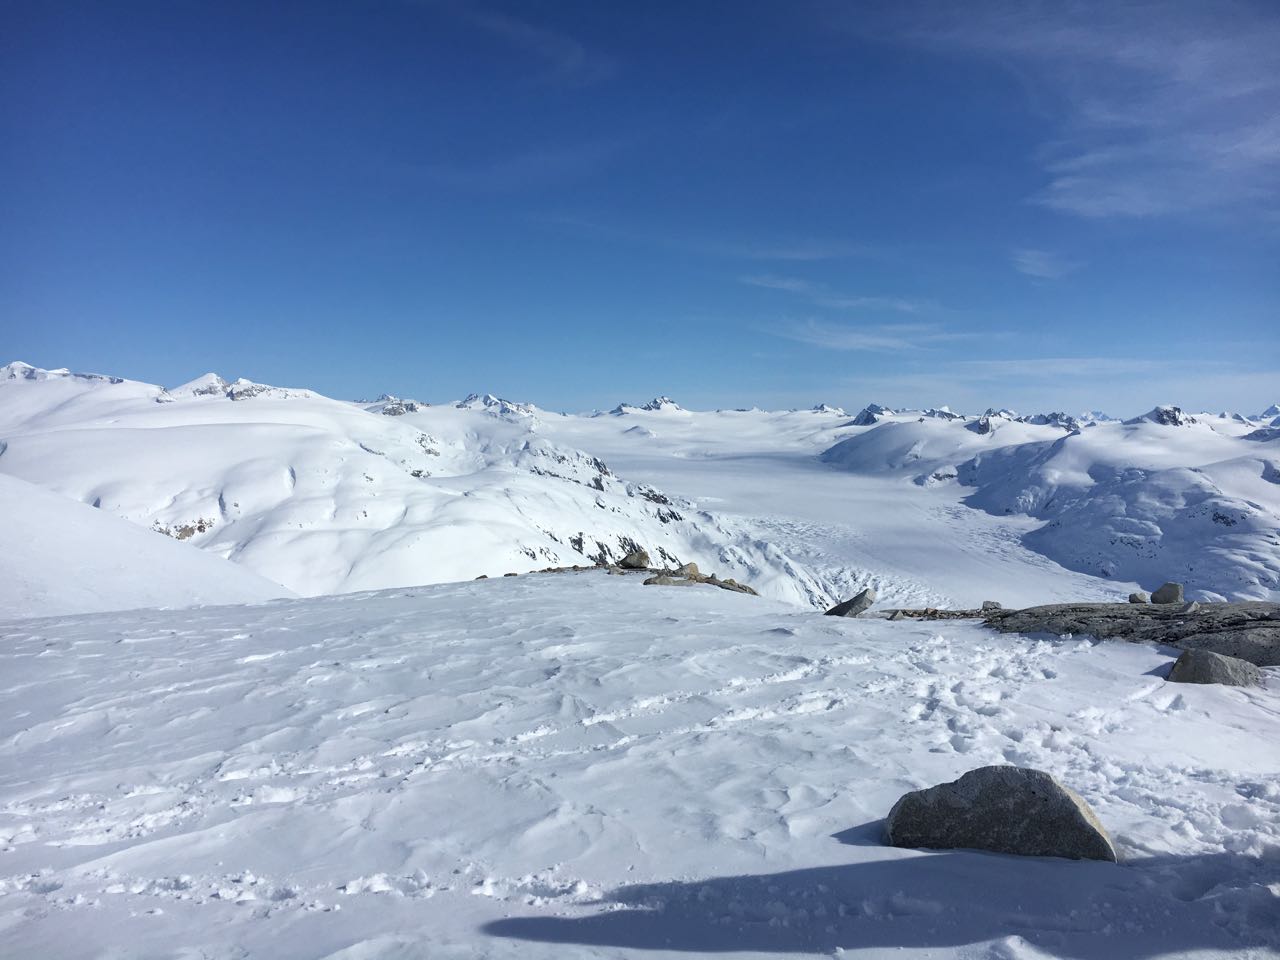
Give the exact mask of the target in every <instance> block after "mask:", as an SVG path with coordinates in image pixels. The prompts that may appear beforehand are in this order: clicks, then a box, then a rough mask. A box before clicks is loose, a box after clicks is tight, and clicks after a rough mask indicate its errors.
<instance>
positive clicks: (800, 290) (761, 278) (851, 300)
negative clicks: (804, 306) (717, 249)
mask: <svg viewBox="0 0 1280 960" xmlns="http://www.w3.org/2000/svg"><path fill="white" fill-rule="evenodd" d="M738 279H739V282H741V283H745V284H747V285H748V286H752V287H763V288H764V289H766V290H781V291H784V292H786V293H792V294H795V295H796V296H799V297H803V298H804V299H806V300H808V301H809V302H811V303H812V304H814V305H815V306H819V307H826V308H827V309H830V310H891V311H894V312H897V313H916V312H918V311H919V310H920V309H921V308H922V307H923V306H924V304H922V303H919V302H917V301H914V300H907V299H904V298H902V297H878V296H845V295H842V294H838V293H833V292H832V291H831V290H829V289H828V288H827V286H826V285H825V284H821V283H814V282H813V281H811V280H804V279H801V278H799V277H786V276H778V275H777V274H771V273H767V274H754V275H750V276H745V277H739V278H738Z"/></svg>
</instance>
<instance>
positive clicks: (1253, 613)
mask: <svg viewBox="0 0 1280 960" xmlns="http://www.w3.org/2000/svg"><path fill="white" fill-rule="evenodd" d="M986 623H987V626H990V627H993V628H995V629H996V630H999V631H1001V632H1002V633H1052V634H1057V635H1058V636H1062V635H1063V634H1072V635H1080V634H1084V635H1087V636H1091V637H1097V638H1099V639H1109V638H1112V637H1114V638H1116V639H1119V640H1129V641H1133V642H1135V643H1164V644H1168V645H1169V646H1173V647H1181V648H1182V649H1183V650H1211V651H1213V652H1214V653H1221V654H1224V655H1225V656H1228V657H1239V658H1240V659H1241V660H1248V661H1249V662H1250V663H1252V664H1254V665H1256V666H1259V667H1272V666H1277V665H1280V603H1271V602H1269V601H1259V600H1251V601H1247V602H1241V603H1201V604H1200V606H1199V609H1197V610H1195V611H1194V612H1193V613H1183V612H1182V607H1181V606H1173V605H1172V604H1154V603H1141V604H1137V603H1056V604H1050V605H1049V606H1044V607H1028V608H1027V609H1025V610H996V611H995V612H993V613H989V614H987V616H986Z"/></svg>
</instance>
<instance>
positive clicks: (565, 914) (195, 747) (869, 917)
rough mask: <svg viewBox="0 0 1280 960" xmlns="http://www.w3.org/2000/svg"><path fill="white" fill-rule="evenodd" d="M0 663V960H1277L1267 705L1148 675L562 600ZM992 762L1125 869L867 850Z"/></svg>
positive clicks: (984, 648) (609, 585) (1041, 653)
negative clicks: (937, 794)
mask: <svg viewBox="0 0 1280 960" xmlns="http://www.w3.org/2000/svg"><path fill="white" fill-rule="evenodd" d="M0 633H2V634H3V638H2V641H0V677H2V678H3V680H0V684H2V686H3V703H4V704H5V710H4V715H3V723H2V724H0V751H2V753H0V755H2V756H3V758H4V762H3V764H2V765H0V770H2V771H3V772H2V773H0V938H3V941H4V942H6V943H8V944H9V945H10V946H9V949H10V950H12V951H13V953H12V955H15V956H35V955H40V956H45V957H81V956H85V957H87V956H97V955H101V953H100V951H101V948H102V947H103V946H104V945H105V944H107V943H109V942H116V943H127V944H129V945H130V951H129V952H127V955H129V956H179V955H181V956H197V955H206V956H209V955H211V956H273V957H312V956H335V957H336V956H342V957H392V956H395V957H399V956H404V957H408V956H432V957H436V956H495V957H497V956H503V957H517V956H518V957H526V956H547V957H563V956H579V955H581V956H609V957H613V956H622V955H631V954H632V953H633V952H634V953H635V954H636V955H643V956H652V955H653V954H651V953H650V952H648V951H650V950H654V949H657V950H664V949H665V950H670V951H672V953H673V955H675V954H679V953H682V952H687V951H691V950H709V951H715V952H724V951H741V952H742V953H743V954H745V955H749V954H753V953H757V952H758V953H763V954H769V955H777V954H784V955H785V954H796V955H806V954H808V955H812V954H813V953H815V952H816V953H826V954H832V953H835V952H837V951H838V950H844V951H845V952H846V955H854V956H876V955H878V954H879V952H880V951H881V950H883V951H885V952H886V953H889V952H891V953H893V955H894V956H902V955H904V954H903V953H902V952H901V951H900V950H899V949H898V948H907V950H908V952H907V954H906V955H915V954H916V953H917V952H918V953H919V955H922V956H923V955H930V956H937V955H955V956H986V957H1035V956H1045V955H1061V956H1072V957H1094V956H1114V957H1133V956H1155V955H1157V954H1158V955H1165V954H1166V953H1170V954H1179V953H1185V954H1186V955H1190V954H1191V953H1192V952H1194V951H1197V950H1209V951H1220V952H1222V953H1223V954H1229V955H1231V956H1243V955H1246V954H1247V952H1248V951H1253V955H1255V956H1264V955H1273V953H1272V951H1274V950H1275V949H1276V948H1278V947H1280V776H1278V775H1280V763H1278V760H1280V758H1278V757H1277V754H1276V752H1275V749H1274V745H1275V743H1276V742H1278V741H1280V700H1277V698H1276V694H1275V684H1276V683H1278V682H1280V677H1277V676H1276V675H1275V671H1271V681H1270V682H1271V684H1272V688H1271V689H1268V690H1260V691H1245V690H1236V689H1228V688H1210V687H1194V686H1192V687H1178V688H1174V687H1172V686H1171V685H1167V684H1165V683H1164V682H1163V680H1162V679H1161V678H1160V676H1159V675H1158V674H1159V672H1160V671H1161V670H1163V668H1164V666H1165V665H1167V663H1168V662H1169V660H1170V654H1169V652H1168V651H1166V650H1161V649H1157V648H1151V647H1143V646H1136V645H1127V644H1121V643H1111V644H1101V645H1099V644H1093V643H1090V642H1087V641H1084V640H1072V639H1066V640H1058V641H1050V640H1045V639H1036V638H1023V637H1017V636H993V635H991V634H989V633H988V632H986V631H984V630H982V629H981V628H979V627H978V626H976V625H974V624H966V623H954V622H951V623H940V624H918V623H894V624H889V623H885V622H877V621H844V620H838V619H829V618H822V617H820V616H816V615H815V614H813V613H812V612H807V611H802V610H798V609H796V608H794V607H786V606H782V605H780V604H776V603H772V602H769V601H765V600H760V599H756V598H749V597H741V596H736V595H730V594H726V593H723V592H722V591H717V590H713V589H710V588H705V589H703V588H695V589H686V590H662V589H661V588H645V587H641V586H640V585H639V578H638V577H635V576H633V577H627V578H619V577H605V576H602V575H599V574H582V575H547V576H531V577H525V578H520V579H519V580H494V581H488V582H484V583H479V584H466V585H450V586H439V587H432V588H420V589H412V590H395V591H384V592H381V593H372V594H356V595H346V596H342V597H334V598H321V599H313V600H309V601H276V602H273V603H270V604H266V605H261V606H256V607H227V608H204V609H198V610H190V611H182V612H162V611H140V612H133V613H125V614H110V615H101V616H83V617H72V618H62V619H47V620H40V621H25V622H13V623H8V624H4V625H3V626H0ZM1224 745H1233V749H1230V750H1227V749H1224ZM1003 762H1009V763H1018V764H1025V765H1029V766H1033V767H1038V768H1041V769H1045V770H1048V771H1050V772H1052V773H1053V774H1055V775H1056V776H1058V777H1059V778H1061V779H1062V780H1063V781H1064V782H1065V783H1067V784H1069V785H1070V786H1072V787H1073V788H1074V789H1076V790H1077V791H1078V792H1080V793H1081V794H1082V795H1083V796H1084V797H1085V798H1086V799H1087V800H1088V801H1089V802H1090V803H1091V804H1093V806H1094V807H1095V809H1096V810H1097V812H1098V814H1099V816H1100V817H1101V819H1102V820H1103V822H1104V823H1106V824H1108V825H1109V827H1110V828H1111V830H1112V833H1113V836H1114V838H1115V840H1116V843H1117V847H1118V849H1119V850H1120V852H1121V855H1122V857H1123V859H1124V860H1125V863H1124V864H1123V865H1122V866H1120V867H1115V866H1111V865H1103V864H1074V863H1067V862H1058V861H1043V860H1021V859H1019V858H1010V857H997V856H990V855H983V854H977V853H919V852H915V851H902V850H894V849H890V848H885V847H882V846H879V845H878V829H879V828H878V822H877V821H878V820H879V819H880V818H881V817H883V816H884V814H885V813H886V812H887V811H888V809H889V807H890V806H891V805H892V803H893V801H894V800H896V799H897V797H898V796H899V795H901V793H903V792H904V791H906V790H908V789H913V788H916V787H919V786H923V785H926V784H930V783H934V782H939V781H941V780H945V779H951V778H953V777H954V776H956V775H958V774H959V773H961V772H963V771H964V770H967V769H971V768H973V767H977V766H981V765H984V764H990V763H1003ZM837 837H840V838H842V839H843V840H844V841H845V842H843V843H842V842H840V839H837ZM975 890H977V891H981V892H980V893H979V894H978V895H977V896H975V895H974V894H975ZM179 943H181V944H184V945H186V947H187V949H188V950H189V952H188V953H180V952H176V951H175V948H174V945H175V944H179ZM200 951H203V953H201V952H200ZM929 951H933V952H929ZM113 955H120V954H113Z"/></svg>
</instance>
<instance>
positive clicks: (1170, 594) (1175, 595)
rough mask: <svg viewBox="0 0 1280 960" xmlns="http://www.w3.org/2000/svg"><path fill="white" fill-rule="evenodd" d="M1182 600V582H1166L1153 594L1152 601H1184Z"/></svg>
mask: <svg viewBox="0 0 1280 960" xmlns="http://www.w3.org/2000/svg"><path fill="white" fill-rule="evenodd" d="M1182 601H1183V597H1182V584H1180V583H1166V584H1165V585H1164V586H1163V587H1161V588H1160V589H1159V590H1157V591H1156V592H1155V593H1153V594H1151V602H1152V603H1182Z"/></svg>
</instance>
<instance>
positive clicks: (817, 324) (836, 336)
mask: <svg viewBox="0 0 1280 960" xmlns="http://www.w3.org/2000/svg"><path fill="white" fill-rule="evenodd" d="M767 332H769V333H772V334H773V335H774V336H779V337H783V338H784V339H787V340H794V341H796V342H797V343H804V344H808V345H809V346H813V347H822V348H823V349H824V350H849V351H865V352H873V353H876V352H884V353H899V352H905V351H915V350H920V349H922V348H925V347H929V346H932V345H936V344H941V343H953V342H955V341H959V340H970V339H974V338H975V337H977V336H978V334H973V333H956V332H953V331H949V330H947V329H945V328H944V327H942V325H941V324H936V323H885V324H872V325H858V326H853V325H849V324H836V323H828V322H825V321H822V320H814V319H808V320H801V321H788V322H786V323H785V324H783V325H781V326H779V327H777V328H775V329H772V330H769V331H767Z"/></svg>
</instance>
